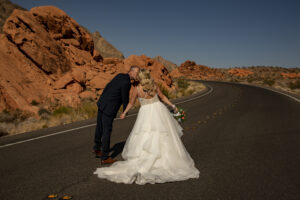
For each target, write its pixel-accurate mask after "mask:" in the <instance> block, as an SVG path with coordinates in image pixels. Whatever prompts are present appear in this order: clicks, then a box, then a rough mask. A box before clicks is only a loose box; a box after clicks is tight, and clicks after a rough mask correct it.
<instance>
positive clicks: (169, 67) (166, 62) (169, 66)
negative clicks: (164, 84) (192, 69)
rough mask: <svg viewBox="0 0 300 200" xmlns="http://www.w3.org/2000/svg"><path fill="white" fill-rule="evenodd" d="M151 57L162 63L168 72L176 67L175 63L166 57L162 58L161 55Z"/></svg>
mask: <svg viewBox="0 0 300 200" xmlns="http://www.w3.org/2000/svg"><path fill="white" fill-rule="evenodd" d="M153 59H154V60H157V61H158V62H160V63H162V64H163V65H164V66H165V67H166V68H167V70H168V71H169V72H171V71H173V70H174V69H176V68H177V67H178V66H177V65H176V64H175V63H173V62H171V61H169V60H166V59H164V58H163V57H161V56H156V57H154V58H153Z"/></svg>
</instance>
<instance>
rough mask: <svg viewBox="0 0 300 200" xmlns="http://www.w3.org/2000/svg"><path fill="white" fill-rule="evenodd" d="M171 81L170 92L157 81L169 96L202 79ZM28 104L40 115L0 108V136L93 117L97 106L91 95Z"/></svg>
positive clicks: (192, 88) (187, 91)
mask: <svg viewBox="0 0 300 200" xmlns="http://www.w3.org/2000/svg"><path fill="white" fill-rule="evenodd" d="M173 82H174V85H175V88H176V89H175V90H173V91H172V92H169V91H168V90H167V89H166V88H164V87H163V86H162V85H160V90H161V91H162V93H163V94H164V95H166V96H167V97H168V98H169V99H176V98H179V97H183V96H188V95H191V94H195V93H197V92H199V91H202V90H203V89H205V86H204V85H203V84H202V83H199V82H196V81H189V80H188V79H186V78H184V77H180V78H177V79H173ZM32 104H33V105H35V106H38V107H40V109H39V112H38V114H39V117H40V119H36V118H34V117H33V116H31V115H30V114H29V113H25V112H23V111H21V110H15V111H7V110H4V111H3V112H0V137H1V136H6V135H14V134H19V133H23V132H29V131H34V130H39V129H42V128H49V127H54V126H58V125H63V124H68V123H71V122H76V121H81V120H86V119H90V118H95V117H97V110H98V107H97V104H96V101H95V100H93V99H84V100H83V101H82V102H81V104H80V106H78V107H77V108H73V107H69V106H62V105H57V104H55V103H52V104H51V105H50V106H48V107H47V109H46V108H45V107H43V105H40V104H38V103H36V102H32ZM139 106H140V105H139V102H138V101H137V102H136V104H135V106H134V107H136V108H137V107H139ZM122 110H123V108H122V106H121V108H120V110H119V112H121V111H122Z"/></svg>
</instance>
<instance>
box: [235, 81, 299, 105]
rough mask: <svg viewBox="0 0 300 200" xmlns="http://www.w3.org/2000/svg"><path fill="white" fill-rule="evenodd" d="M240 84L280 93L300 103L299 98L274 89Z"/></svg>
mask: <svg viewBox="0 0 300 200" xmlns="http://www.w3.org/2000/svg"><path fill="white" fill-rule="evenodd" d="M238 84H242V85H249V86H253V87H257V88H262V89H266V90H271V91H273V92H277V93H280V94H282V95H285V96H287V97H290V98H291V99H294V100H295V101H297V102H300V99H298V98H296V97H293V96H291V95H288V94H285V93H283V92H280V91H277V90H273V89H271V88H265V87H260V86H257V85H250V84H245V83H238Z"/></svg>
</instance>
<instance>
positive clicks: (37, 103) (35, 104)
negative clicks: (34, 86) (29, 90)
mask: <svg viewBox="0 0 300 200" xmlns="http://www.w3.org/2000/svg"><path fill="white" fill-rule="evenodd" d="M31 105H33V106H37V105H39V102H37V101H36V100H32V101H31Z"/></svg>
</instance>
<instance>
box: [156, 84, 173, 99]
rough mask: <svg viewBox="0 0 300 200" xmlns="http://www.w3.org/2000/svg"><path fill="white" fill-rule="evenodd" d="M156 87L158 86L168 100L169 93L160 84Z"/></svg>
mask: <svg viewBox="0 0 300 200" xmlns="http://www.w3.org/2000/svg"><path fill="white" fill-rule="evenodd" d="M158 86H159V89H160V91H161V92H162V93H163V94H164V95H165V96H166V97H167V98H168V99H169V98H170V92H169V91H168V90H167V89H166V88H165V87H164V86H162V84H159V85H158Z"/></svg>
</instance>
